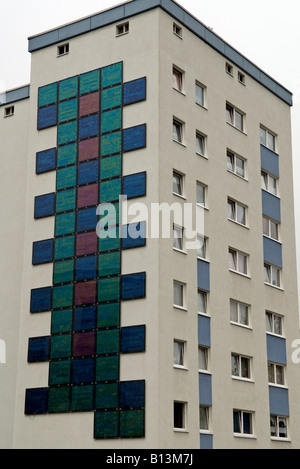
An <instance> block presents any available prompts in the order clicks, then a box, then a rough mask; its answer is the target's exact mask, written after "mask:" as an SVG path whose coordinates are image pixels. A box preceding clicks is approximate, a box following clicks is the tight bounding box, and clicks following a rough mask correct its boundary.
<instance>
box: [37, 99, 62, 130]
mask: <svg viewBox="0 0 300 469" xmlns="http://www.w3.org/2000/svg"><path fill="white" fill-rule="evenodd" d="M56 124H57V106H56V104H54V105H52V106H48V107H43V108H42V109H39V111H38V130H42V129H46V128H47V127H53V126H54V125H56Z"/></svg>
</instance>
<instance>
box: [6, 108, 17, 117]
mask: <svg viewBox="0 0 300 469" xmlns="http://www.w3.org/2000/svg"><path fill="white" fill-rule="evenodd" d="M14 113H15V106H7V107H5V108H4V117H11V116H13V115H14Z"/></svg>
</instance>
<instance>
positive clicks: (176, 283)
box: [173, 280, 186, 310]
mask: <svg viewBox="0 0 300 469" xmlns="http://www.w3.org/2000/svg"><path fill="white" fill-rule="evenodd" d="M175 285H179V286H180V287H181V293H180V296H181V299H182V305H180V304H177V303H175ZM185 288H186V284H184V283H182V282H179V281H178V280H173V307H174V308H178V309H183V310H186V307H185Z"/></svg>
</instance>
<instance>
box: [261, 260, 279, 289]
mask: <svg viewBox="0 0 300 469" xmlns="http://www.w3.org/2000/svg"><path fill="white" fill-rule="evenodd" d="M266 271H267V272H269V273H268V278H269V279H270V281H267V280H266ZM274 271H276V272H277V278H278V280H279V282H278V283H279V284H276V283H274V281H273V278H274V275H273V273H274ZM264 283H265V285H269V286H271V287H275V288H280V289H282V286H281V269H280V268H279V267H276V266H275V265H272V264H268V263H267V262H264Z"/></svg>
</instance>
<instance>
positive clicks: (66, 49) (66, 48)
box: [57, 42, 70, 57]
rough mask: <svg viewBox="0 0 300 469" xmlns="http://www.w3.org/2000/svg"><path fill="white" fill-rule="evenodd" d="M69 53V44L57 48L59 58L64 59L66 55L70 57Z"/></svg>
mask: <svg viewBox="0 0 300 469" xmlns="http://www.w3.org/2000/svg"><path fill="white" fill-rule="evenodd" d="M69 52H70V44H69V43H68V42H66V43H65V44H60V45H59V46H57V57H63V56H64V55H68V54H69Z"/></svg>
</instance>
